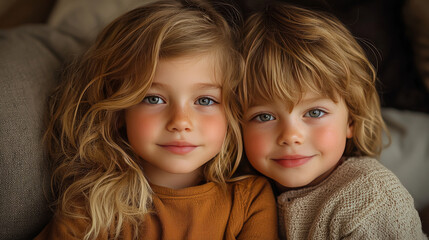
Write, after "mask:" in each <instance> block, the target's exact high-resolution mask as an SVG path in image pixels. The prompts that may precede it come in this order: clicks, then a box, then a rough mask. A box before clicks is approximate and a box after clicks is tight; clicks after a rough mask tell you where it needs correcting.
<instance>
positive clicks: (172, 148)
mask: <svg viewBox="0 0 429 240" xmlns="http://www.w3.org/2000/svg"><path fill="white" fill-rule="evenodd" d="M158 146H160V147H162V148H164V149H165V150H167V151H169V152H172V153H174V154H181V155H183V154H187V153H189V152H192V151H193V150H194V149H195V148H197V147H198V146H197V145H194V144H191V143H187V142H171V143H166V144H158Z"/></svg>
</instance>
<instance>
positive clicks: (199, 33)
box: [45, 0, 243, 239]
mask: <svg viewBox="0 0 429 240" xmlns="http://www.w3.org/2000/svg"><path fill="white" fill-rule="evenodd" d="M235 43H236V41H235V37H234V32H233V31H232V29H231V28H230V26H229V25H228V23H227V22H226V21H225V20H224V19H223V18H222V16H221V15H220V14H219V13H218V12H216V11H215V10H214V9H213V8H212V6H210V5H209V4H208V3H207V2H205V1H202V0H183V1H180V0H178V1H174V0H170V1H169V0H165V1H160V2H156V3H153V4H149V5H146V6H143V7H140V8H137V9H135V10H133V11H130V12H128V13H126V14H124V15H123V16H121V17H119V18H117V19H116V20H114V21H113V22H112V23H111V24H109V25H108V26H107V27H106V28H105V29H104V30H103V31H102V32H101V34H100V35H99V36H98V38H97V40H96V42H95V43H94V44H93V46H92V47H91V48H90V49H89V50H88V51H87V52H86V53H85V54H84V55H83V56H82V57H80V58H79V59H77V60H76V61H74V62H73V63H72V64H71V65H70V66H69V67H68V68H67V69H66V71H65V73H64V77H63V82H62V83H61V85H60V86H59V88H58V89H57V90H56V92H55V93H54V95H53V96H52V99H51V105H50V121H49V124H48V128H47V131H46V133H45V142H46V145H47V149H48V152H49V155H50V160H51V163H52V168H53V176H52V188H53V191H54V195H55V197H56V198H57V202H56V207H57V209H58V211H59V212H60V213H61V214H65V215H68V216H71V217H76V218H84V219H86V220H87V221H88V223H89V227H88V231H87V232H86V233H85V234H86V235H85V239H92V238H95V237H96V236H98V235H100V234H106V232H107V233H108V234H109V235H110V236H113V237H114V238H118V237H119V236H120V231H121V227H122V225H123V223H124V222H128V223H130V224H131V226H133V227H134V231H135V237H137V236H138V232H137V229H138V225H139V224H140V223H141V221H143V217H144V216H145V214H146V213H148V212H149V211H150V209H151V189H150V186H149V184H148V182H147V180H146V179H145V177H144V175H143V172H142V170H141V168H140V166H139V157H138V156H137V155H136V154H134V153H133V151H132V149H131V147H130V145H129V144H128V141H127V137H126V131H125V124H124V109H127V108H129V107H131V106H133V105H135V104H138V103H140V102H141V101H142V100H143V98H144V97H145V94H146V92H147V91H148V89H149V88H150V86H151V84H152V81H153V78H154V73H155V69H156V67H157V65H158V63H159V61H160V60H162V59H169V58H175V57H182V56H191V55H194V54H212V56H213V58H214V59H215V69H216V70H215V71H216V77H217V79H218V80H220V81H221V84H222V103H223V104H224V106H225V113H226V117H227V121H228V131H227V135H226V137H225V141H224V144H223V146H222V149H221V152H220V153H219V154H218V155H217V156H216V157H215V158H214V159H213V160H211V161H210V162H208V163H207V164H206V166H204V174H205V178H206V180H207V181H213V182H218V183H225V181H226V180H227V179H228V178H230V177H231V175H232V174H233V172H234V171H235V169H236V168H237V165H238V162H239V159H240V158H241V153H242V145H241V134H240V128H239V123H238V121H237V120H236V119H237V118H238V117H237V116H236V114H237V112H238V109H237V108H236V106H235V105H233V104H230V103H231V102H234V101H235V100H232V98H233V97H234V94H233V91H232V90H233V89H235V87H236V85H237V84H238V82H239V80H241V77H242V69H243V61H242V58H241V55H240V54H239V53H238V51H236V49H237V47H236V46H235Z"/></svg>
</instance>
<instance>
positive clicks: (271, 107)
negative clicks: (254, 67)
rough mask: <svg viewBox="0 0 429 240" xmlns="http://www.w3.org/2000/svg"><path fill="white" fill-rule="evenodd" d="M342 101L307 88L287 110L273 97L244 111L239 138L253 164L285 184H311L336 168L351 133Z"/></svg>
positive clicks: (283, 104)
mask: <svg viewBox="0 0 429 240" xmlns="http://www.w3.org/2000/svg"><path fill="white" fill-rule="evenodd" d="M352 134H353V133H352V126H351V124H350V121H349V119H348V111H347V107H346V105H345V103H344V101H343V99H339V101H338V102H337V103H335V102H334V101H332V100H331V99H330V98H327V97H323V96H320V95H318V94H315V93H311V92H306V93H305V94H304V95H303V98H302V100H301V101H300V102H299V103H298V104H297V105H296V106H295V107H294V108H293V109H292V111H291V112H290V111H289V106H287V105H286V104H285V103H284V102H282V101H280V100H277V101H274V102H269V103H262V102H261V103H257V104H256V105H254V106H252V107H250V108H249V109H248V111H247V112H246V113H245V115H244V123H243V138H244V146H245V150H246V154H247V157H248V159H249V161H250V163H251V164H252V166H253V167H254V168H255V169H256V170H258V171H259V172H261V173H262V174H264V175H265V176H267V177H269V178H271V179H273V180H275V181H276V182H278V183H279V184H281V185H282V186H284V187H287V188H297V187H304V186H309V185H315V184H317V183H319V182H320V181H322V180H323V179H324V178H326V177H327V176H328V175H329V174H330V173H331V172H332V170H333V169H334V168H335V167H336V165H337V163H338V162H339V160H340V159H341V156H342V154H343V152H344V149H345V145H346V139H347V138H351V137H352Z"/></svg>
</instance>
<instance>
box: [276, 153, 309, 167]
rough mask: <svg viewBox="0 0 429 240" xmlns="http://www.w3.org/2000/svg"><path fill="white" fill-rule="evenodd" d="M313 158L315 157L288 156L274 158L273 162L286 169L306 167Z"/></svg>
mask: <svg viewBox="0 0 429 240" xmlns="http://www.w3.org/2000/svg"><path fill="white" fill-rule="evenodd" d="M312 158H313V156H302V155H287V156H282V157H279V158H274V159H273V160H274V161H275V162H276V163H278V164H279V165H281V166H283V167H285V168H294V167H299V166H301V165H304V164H305V163H307V162H308V161H310V160H311V159H312Z"/></svg>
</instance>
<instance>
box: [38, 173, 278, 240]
mask: <svg viewBox="0 0 429 240" xmlns="http://www.w3.org/2000/svg"><path fill="white" fill-rule="evenodd" d="M152 189H153V191H154V193H155V194H154V195H153V206H154V213H153V214H148V215H147V216H146V218H145V221H144V222H143V224H142V226H141V228H140V229H139V231H140V237H139V239H169V240H170V239H246V240H251V239H268V240H269V239H278V236H277V214H276V203H275V198H274V195H273V193H272V190H271V186H270V184H269V183H268V181H267V180H265V179H264V178H262V177H249V178H246V179H244V180H241V181H238V182H233V183H228V184H227V191H224V190H223V189H222V188H221V187H220V186H219V185H218V184H215V183H206V184H203V185H200V186H195V187H190V188H185V189H179V190H174V189H169V188H164V187H159V186H152ZM87 226H88V224H87V223H86V222H84V221H78V220H75V219H67V218H65V217H61V216H60V215H56V216H55V217H54V218H53V219H52V221H51V222H50V223H49V224H48V226H46V227H45V229H44V230H43V231H42V232H41V233H40V234H39V235H38V236H37V237H36V240H41V239H61V240H68V239H81V238H82V236H83V234H84V232H85V229H86V227H87ZM132 233H133V231H132V228H131V227H130V226H129V225H128V224H125V225H124V226H123V230H122V232H121V237H120V239H132ZM108 238H109V237H108V236H107V234H102V236H100V237H99V238H98V239H108Z"/></svg>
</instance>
